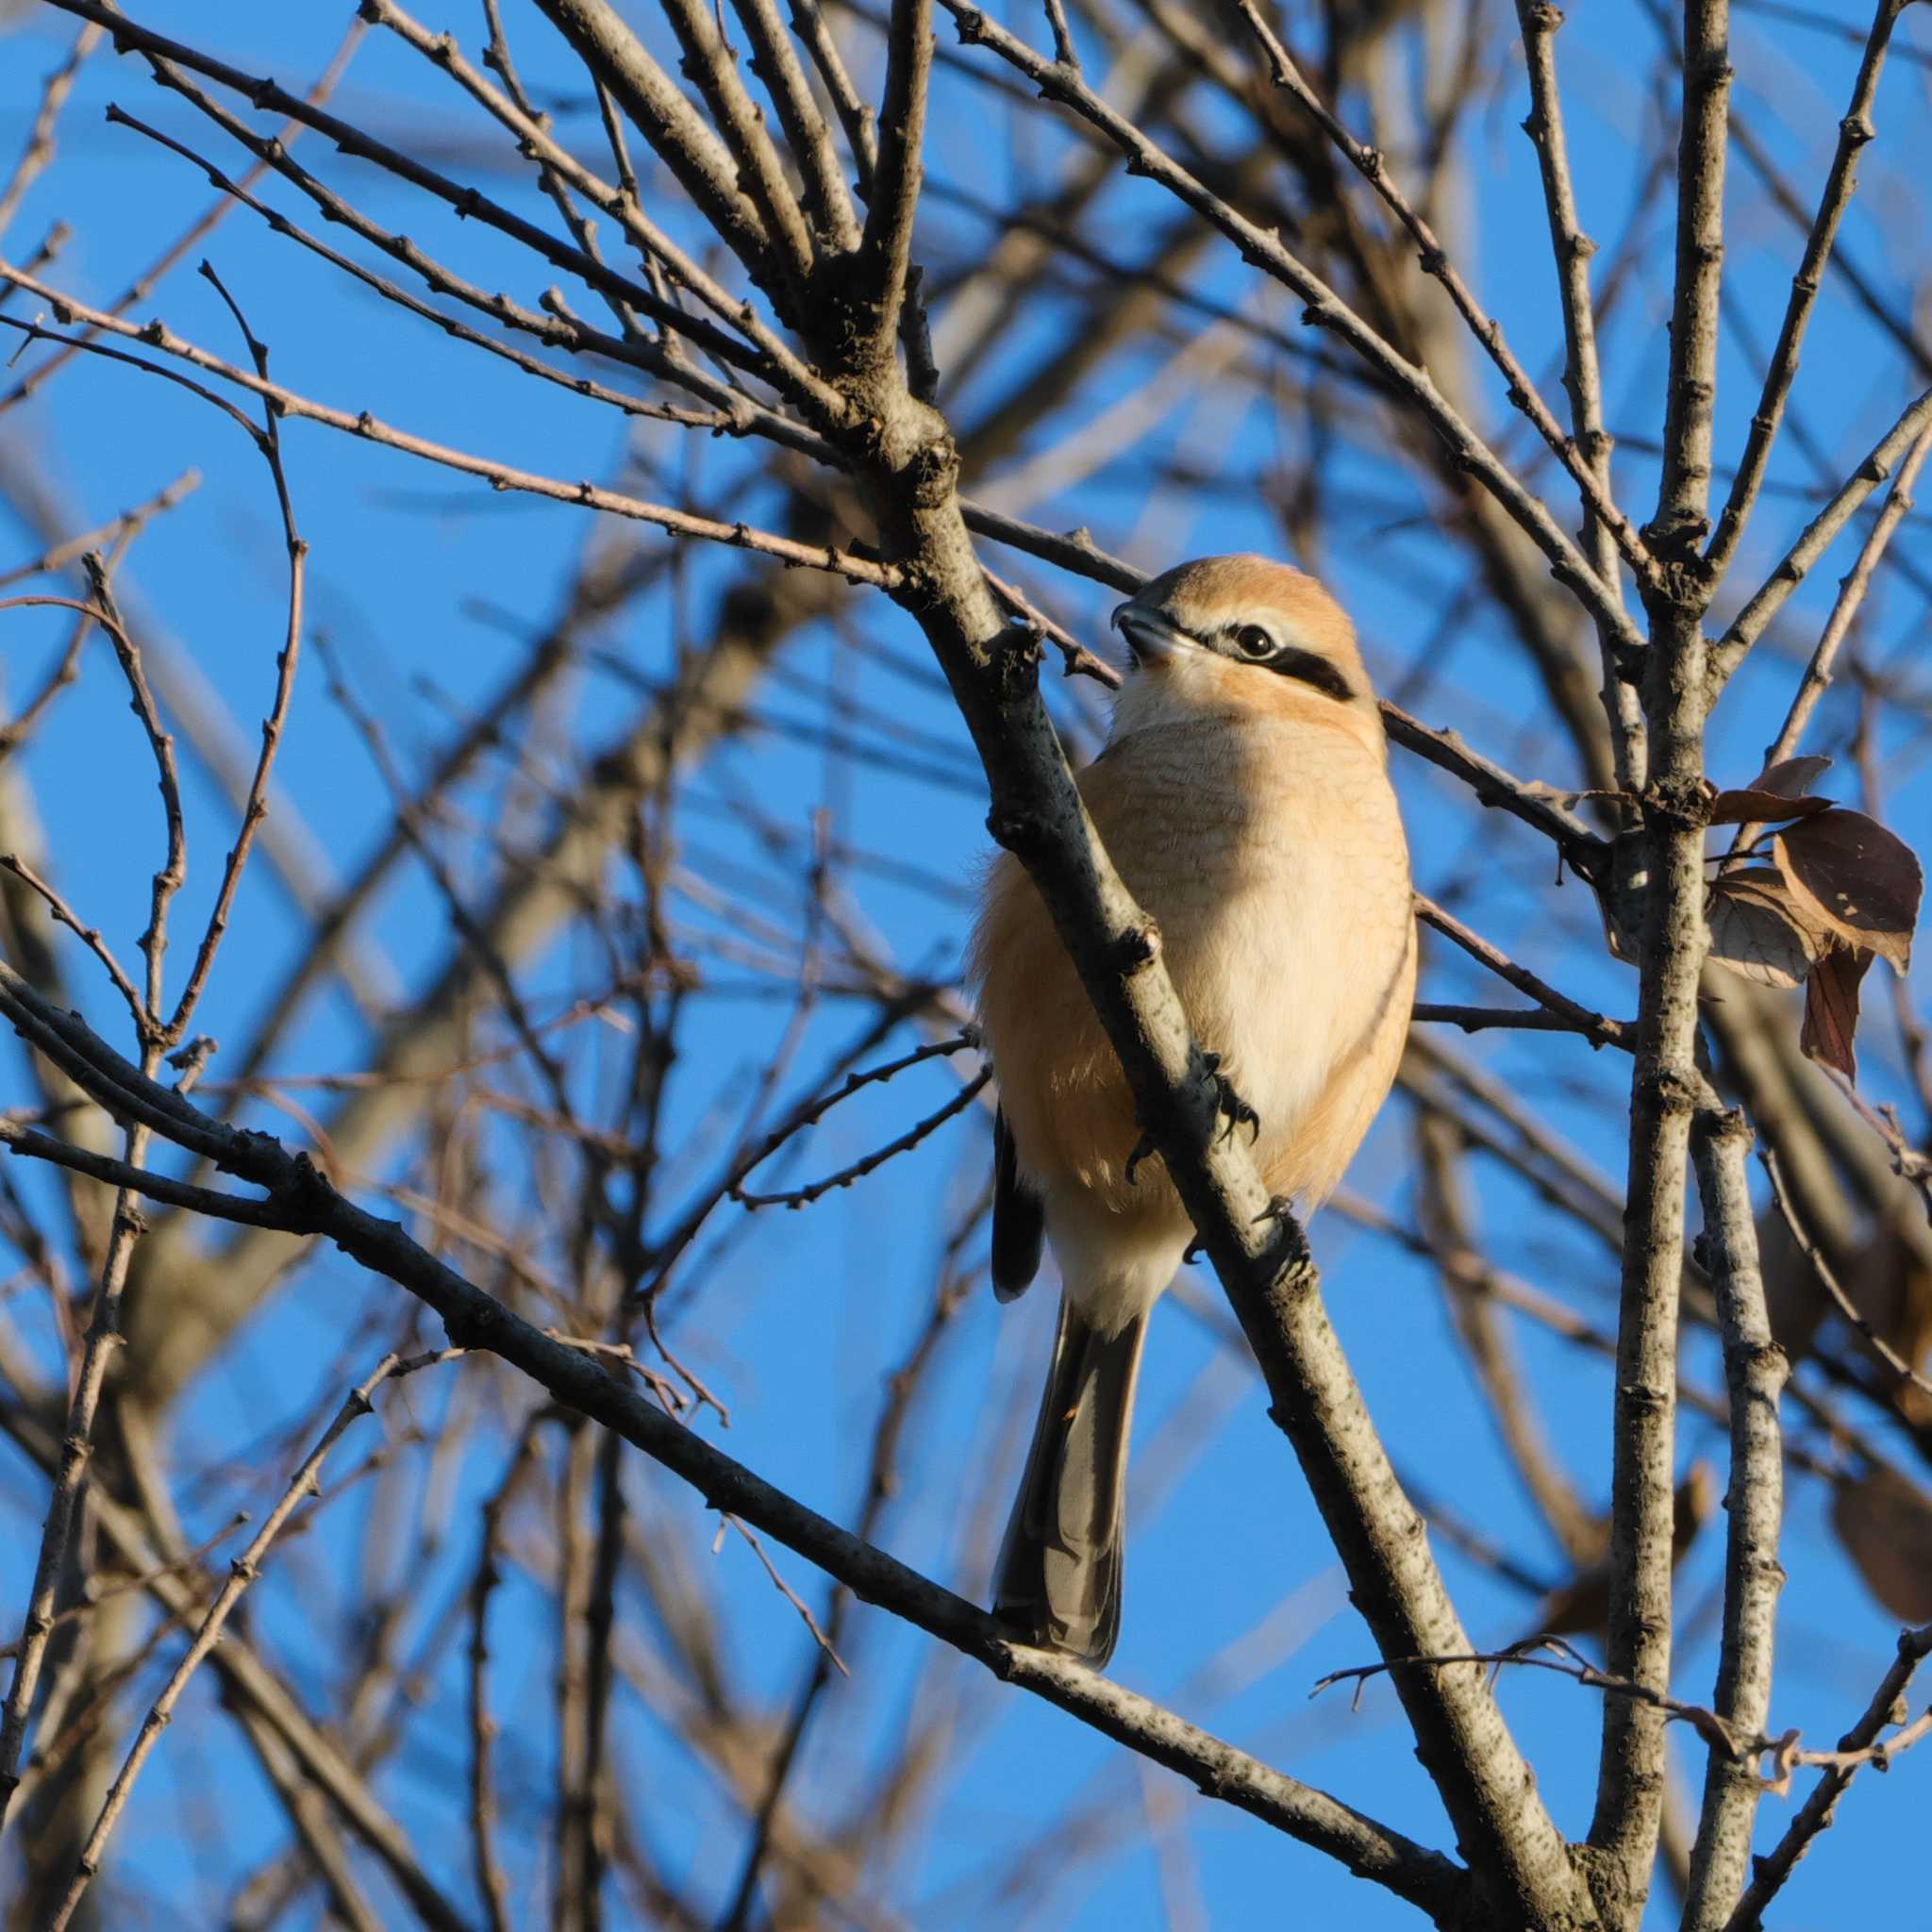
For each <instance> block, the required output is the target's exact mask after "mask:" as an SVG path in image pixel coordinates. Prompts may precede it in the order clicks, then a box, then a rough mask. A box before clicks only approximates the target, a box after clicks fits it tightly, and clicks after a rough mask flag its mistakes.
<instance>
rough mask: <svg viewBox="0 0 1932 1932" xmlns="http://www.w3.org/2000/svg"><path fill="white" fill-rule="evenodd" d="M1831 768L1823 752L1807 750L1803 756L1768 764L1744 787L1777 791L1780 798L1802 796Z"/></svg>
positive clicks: (1752, 789) (1753, 789)
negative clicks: (1812, 782) (1814, 781)
mask: <svg viewBox="0 0 1932 1932" xmlns="http://www.w3.org/2000/svg"><path fill="white" fill-rule="evenodd" d="M1830 769H1831V760H1830V759H1829V758H1826V757H1825V756H1824V754H1823V753H1822V752H1815V751H1807V753H1805V755H1804V756H1803V757H1802V758H1779V759H1778V761H1777V762H1776V763H1775V764H1774V765H1766V766H1765V768H1764V769H1763V771H1761V772H1759V773H1758V774H1757V777H1755V778H1754V779H1752V781H1751V782H1750V784H1749V785H1747V786H1746V787H1745V788H1744V789H1745V790H1746V791H1775V792H1776V793H1777V795H1778V796H1779V797H1780V798H1801V797H1803V796H1804V794H1805V793H1806V792H1807V791H1810V789H1811V781H1812V779H1814V778H1817V777H1822V776H1823V775H1824V774H1825V773H1826V772H1828V771H1830Z"/></svg>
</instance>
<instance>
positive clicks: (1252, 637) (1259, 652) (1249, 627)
mask: <svg viewBox="0 0 1932 1932" xmlns="http://www.w3.org/2000/svg"><path fill="white" fill-rule="evenodd" d="M1234 646H1235V649H1236V650H1238V651H1239V652H1240V653H1241V656H1242V657H1243V658H1272V657H1273V656H1274V639H1273V638H1272V637H1270V636H1269V635H1268V633H1267V632H1266V631H1265V630H1263V629H1262V628H1261V626H1260V625H1258V624H1244V625H1241V628H1240V629H1239V630H1237V631H1236V632H1235V634H1234Z"/></svg>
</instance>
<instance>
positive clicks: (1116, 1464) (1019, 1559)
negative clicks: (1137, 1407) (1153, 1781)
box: [993, 1297, 1147, 1668]
mask: <svg viewBox="0 0 1932 1932" xmlns="http://www.w3.org/2000/svg"><path fill="white" fill-rule="evenodd" d="M1146 1333H1147V1317H1146V1316H1145V1315H1137V1316H1136V1317H1135V1318H1134V1320H1133V1321H1131V1322H1130V1323H1129V1324H1127V1325H1126V1326H1125V1327H1124V1328H1123V1329H1122V1330H1121V1331H1120V1332H1119V1333H1118V1334H1115V1335H1103V1334H1101V1333H1100V1332H1099V1331H1098V1330H1097V1329H1095V1328H1094V1327H1092V1326H1091V1324H1089V1323H1088V1322H1087V1320H1086V1319H1085V1317H1083V1316H1082V1315H1081V1314H1080V1312H1079V1310H1078V1309H1076V1308H1074V1307H1073V1306H1072V1305H1071V1304H1070V1303H1069V1302H1068V1301H1067V1300H1066V1299H1065V1298H1064V1297H1062V1299H1061V1301H1060V1324H1059V1334H1058V1337H1057V1338H1056V1340H1055V1342H1054V1351H1053V1367H1052V1369H1051V1370H1050V1371H1049V1372H1048V1374H1047V1378H1046V1391H1045V1393H1044V1394H1043V1395H1042V1396H1041V1403H1040V1419H1039V1420H1038V1421H1037V1422H1036V1423H1035V1424H1034V1425H1033V1446H1032V1447H1031V1448H1030V1449H1029V1450H1028V1451H1027V1452H1026V1473H1025V1474H1024V1477H1022V1479H1021V1483H1020V1493H1019V1496H1018V1497H1017V1498H1016V1499H1015V1501H1014V1504H1013V1514H1012V1518H1011V1520H1010V1521H1009V1522H1008V1524H1007V1536H1006V1541H1005V1542H1004V1543H1003V1544H1002V1545H1001V1546H1000V1559H999V1564H998V1566H997V1568H996V1570H995V1571H994V1574H993V1615H994V1616H995V1617H997V1618H998V1619H999V1621H1000V1622H1001V1623H1002V1624H1005V1625H1006V1626H1007V1628H1008V1629H1009V1630H1010V1631H1012V1633H1013V1634H1014V1636H1015V1637H1017V1638H1018V1639H1019V1640H1020V1641H1022V1642H1024V1643H1031V1644H1038V1645H1040V1646H1041V1647H1042V1648H1044V1649H1050V1650H1062V1651H1066V1652H1069V1653H1070V1654H1071V1655H1073V1656H1074V1657H1084V1658H1086V1659H1087V1661H1088V1662H1090V1663H1091V1664H1093V1665H1094V1666H1095V1667H1096V1668H1097V1667H1099V1666H1100V1665H1103V1664H1105V1663H1106V1662H1107V1660H1108V1657H1111V1656H1112V1655H1113V1646H1114V1640H1115V1639H1116V1638H1117V1637H1118V1636H1119V1635H1120V1627H1121V1543H1122V1536H1123V1530H1124V1502H1125V1491H1126V1475H1127V1432H1128V1427H1129V1424H1131V1423H1132V1420H1133V1414H1134V1384H1135V1382H1136V1380H1137V1379H1138V1377H1139V1375H1140V1373H1141V1341H1142V1340H1143V1339H1144V1338H1145V1336H1146Z"/></svg>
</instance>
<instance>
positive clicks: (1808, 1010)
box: [1798, 946, 1877, 1080]
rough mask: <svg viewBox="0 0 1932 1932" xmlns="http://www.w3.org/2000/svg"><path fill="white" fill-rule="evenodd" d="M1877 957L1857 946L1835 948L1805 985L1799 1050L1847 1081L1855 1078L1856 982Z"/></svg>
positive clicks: (1819, 963) (1818, 965) (1856, 1073)
mask: <svg viewBox="0 0 1932 1932" xmlns="http://www.w3.org/2000/svg"><path fill="white" fill-rule="evenodd" d="M1876 957H1877V955H1876V954H1874V953H1868V952H1866V951H1865V950H1864V949H1863V948H1862V947H1859V946H1834V947H1833V948H1832V950H1831V951H1830V952H1828V953H1826V954H1825V956H1824V958H1822V959H1820V960H1819V961H1818V963H1817V964H1816V965H1815V966H1813V967H1812V969H1811V976H1810V977H1809V978H1808V979H1807V981H1806V982H1805V1024H1804V1025H1803V1026H1802V1027H1801V1028H1800V1029H1799V1033H1798V1049H1799V1051H1800V1052H1801V1053H1803V1054H1804V1056H1805V1058H1807V1059H1813V1060H1816V1061H1817V1062H1818V1063H1819V1064H1820V1065H1821V1066H1825V1067H1834V1068H1836V1069H1837V1070H1838V1072H1840V1074H1843V1075H1844V1076H1845V1078H1846V1079H1847V1080H1856V1079H1857V1077H1858V1056H1857V1051H1856V1049H1855V1047H1854V1045H1853V1039H1854V1036H1855V1035H1856V1034H1857V1030H1858V982H1859V981H1860V980H1862V979H1863V978H1864V976H1865V974H1867V973H1868V972H1869V971H1870V970H1871V966H1872V961H1873V960H1874V958H1876Z"/></svg>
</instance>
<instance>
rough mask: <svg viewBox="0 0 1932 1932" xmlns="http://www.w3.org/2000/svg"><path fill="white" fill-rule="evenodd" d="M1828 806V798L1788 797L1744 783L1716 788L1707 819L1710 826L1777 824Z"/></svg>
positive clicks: (1781, 793)
mask: <svg viewBox="0 0 1932 1932" xmlns="http://www.w3.org/2000/svg"><path fill="white" fill-rule="evenodd" d="M1830 809H1831V800H1830V799H1828V798H1789V797H1787V796H1786V795H1785V794H1784V793H1783V792H1781V791H1765V790H1764V789H1763V788H1762V787H1761V786H1757V785H1744V786H1740V787H1739V788H1738V789H1737V790H1736V791H1720V792H1719V793H1718V795H1717V796H1716V797H1715V798H1713V799H1712V800H1711V802H1710V822H1711V824H1714V825H1780V824H1784V823H1785V821H1786V820H1787V819H1803V818H1810V817H1812V816H1813V815H1814V814H1816V813H1818V812H1821V811H1829V810H1830Z"/></svg>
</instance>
